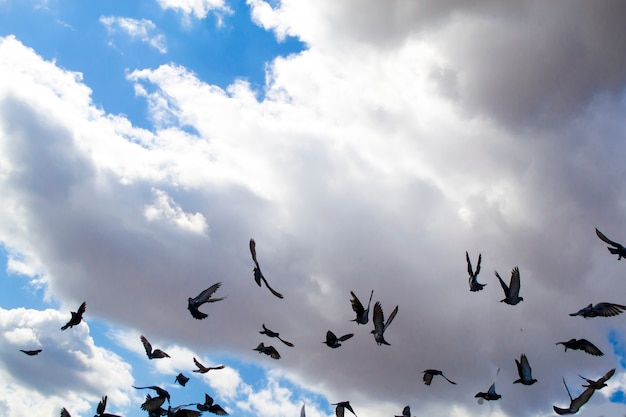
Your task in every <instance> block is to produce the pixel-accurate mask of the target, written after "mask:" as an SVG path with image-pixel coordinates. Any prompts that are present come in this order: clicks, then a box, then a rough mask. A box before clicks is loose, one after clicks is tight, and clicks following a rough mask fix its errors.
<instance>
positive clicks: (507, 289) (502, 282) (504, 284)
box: [494, 271, 509, 297]
mask: <svg viewBox="0 0 626 417" xmlns="http://www.w3.org/2000/svg"><path fill="white" fill-rule="evenodd" d="M494 273H495V274H496V277H498V281H500V286H501V287H502V289H503V290H504V296H505V297H508V296H509V286H508V285H506V283H505V282H504V281H503V280H502V278H501V277H500V274H498V271H494Z"/></svg>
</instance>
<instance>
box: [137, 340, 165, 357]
mask: <svg viewBox="0 0 626 417" xmlns="http://www.w3.org/2000/svg"><path fill="white" fill-rule="evenodd" d="M140 340H141V343H143V347H144V349H146V355H148V359H161V358H169V357H170V355H168V354H167V353H165V352H163V351H162V350H161V349H154V350H152V345H151V344H150V342H149V341H148V339H146V337H145V336H144V335H141V337H140Z"/></svg>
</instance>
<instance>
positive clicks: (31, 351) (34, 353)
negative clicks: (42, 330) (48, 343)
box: [20, 349, 42, 356]
mask: <svg viewBox="0 0 626 417" xmlns="http://www.w3.org/2000/svg"><path fill="white" fill-rule="evenodd" d="M20 352H24V353H25V354H27V355H28V356H35V355H39V354H40V353H41V352H42V349H35V350H24V349H20Z"/></svg>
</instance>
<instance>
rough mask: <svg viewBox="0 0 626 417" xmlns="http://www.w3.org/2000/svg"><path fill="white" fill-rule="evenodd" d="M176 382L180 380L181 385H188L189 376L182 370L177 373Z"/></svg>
mask: <svg viewBox="0 0 626 417" xmlns="http://www.w3.org/2000/svg"><path fill="white" fill-rule="evenodd" d="M174 382H178V383H179V384H180V385H182V386H183V387H184V386H185V385H187V382H189V377H186V376H185V375H183V373H182V372H181V373H179V374H178V375H176V379H175V380H174Z"/></svg>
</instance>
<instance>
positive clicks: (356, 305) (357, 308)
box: [350, 291, 365, 317]
mask: <svg viewBox="0 0 626 417" xmlns="http://www.w3.org/2000/svg"><path fill="white" fill-rule="evenodd" d="M350 295H352V299H351V300H350V303H351V304H352V310H354V312H355V313H356V315H357V317H360V316H361V315H362V314H363V313H364V312H365V307H363V304H361V301H359V298H358V297H357V296H356V295H355V294H354V292H352V291H350Z"/></svg>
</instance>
